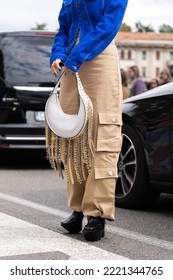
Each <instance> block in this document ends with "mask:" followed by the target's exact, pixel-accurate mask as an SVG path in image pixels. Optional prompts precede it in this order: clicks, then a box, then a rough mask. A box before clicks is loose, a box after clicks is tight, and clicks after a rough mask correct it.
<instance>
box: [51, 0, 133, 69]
mask: <svg viewBox="0 0 173 280" xmlns="http://www.w3.org/2000/svg"><path fill="white" fill-rule="evenodd" d="M127 3H128V0H63V3H62V7H61V10H60V13H59V17H58V20H59V26H60V28H59V30H58V32H57V34H56V36H55V41H54V44H53V46H52V54H51V57H50V64H52V62H53V61H54V60H55V59H57V58H59V59H61V60H63V61H64V65H65V66H67V67H68V68H70V69H71V70H72V71H73V72H77V71H78V69H79V68H80V66H81V64H82V63H83V62H84V61H87V60H91V59H93V58H94V57H95V56H97V55H98V54H99V53H101V52H102V51H103V50H104V49H105V48H106V47H107V46H108V45H109V44H110V43H111V41H112V40H113V39H114V37H115V36H116V34H117V32H118V30H119V28H120V26H121V23H122V20H123V17H124V13H125V10H126V7H127ZM79 30H80V41H79V43H78V44H77V45H75V42H76V38H77V35H78V31H79ZM74 45H75V47H74Z"/></svg>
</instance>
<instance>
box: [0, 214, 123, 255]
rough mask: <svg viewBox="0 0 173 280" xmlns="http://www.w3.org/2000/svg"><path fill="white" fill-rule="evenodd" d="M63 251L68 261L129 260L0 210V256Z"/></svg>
mask: <svg viewBox="0 0 173 280" xmlns="http://www.w3.org/2000/svg"><path fill="white" fill-rule="evenodd" d="M46 252H62V253H64V254H66V255H68V256H69V260H97V259H99V260H127V258H125V257H123V256H119V255H116V254H113V253H111V252H109V251H106V250H103V249H100V248H98V247H95V246H93V245H90V244H88V243H87V242H82V241H79V240H75V239H73V238H71V237H68V236H64V235H63V234H60V233H57V232H54V231H51V230H48V229H45V228H42V227H40V226H37V225H34V224H31V223H28V222H25V221H23V220H20V219H17V218H14V217H11V216H9V215H6V214H3V213H0V257H7V256H15V255H21V254H22V255H23V254H34V253H46Z"/></svg>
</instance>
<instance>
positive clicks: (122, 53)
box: [121, 50, 125, 59]
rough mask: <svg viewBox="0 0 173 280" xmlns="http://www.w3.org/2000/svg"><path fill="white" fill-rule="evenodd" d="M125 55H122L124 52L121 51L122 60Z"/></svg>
mask: <svg viewBox="0 0 173 280" xmlns="http://www.w3.org/2000/svg"><path fill="white" fill-rule="evenodd" d="M124 57H125V55H124V50H121V59H124Z"/></svg>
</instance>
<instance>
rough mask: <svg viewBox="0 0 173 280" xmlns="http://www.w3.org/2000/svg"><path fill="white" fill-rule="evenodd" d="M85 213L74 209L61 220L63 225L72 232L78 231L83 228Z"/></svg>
mask: <svg viewBox="0 0 173 280" xmlns="http://www.w3.org/2000/svg"><path fill="white" fill-rule="evenodd" d="M82 220H83V213H82V212H77V211H73V213H72V214H71V215H70V216H69V217H68V218H66V219H65V220H63V221H62V222H61V226H62V227H63V228H65V229H66V230H68V231H69V232H70V233H78V232H79V231H81V230H82Z"/></svg>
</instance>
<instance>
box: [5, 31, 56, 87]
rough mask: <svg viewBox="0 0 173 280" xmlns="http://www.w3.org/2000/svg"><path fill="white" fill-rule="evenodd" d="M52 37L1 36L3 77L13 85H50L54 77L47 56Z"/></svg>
mask: <svg viewBox="0 0 173 280" xmlns="http://www.w3.org/2000/svg"><path fill="white" fill-rule="evenodd" d="M52 44H53V37H39V36H37V37H36V36H35V37H29V36H28V37H26V36H23V37H4V38H2V51H3V52H2V58H1V59H2V60H3V61H2V62H3V63H2V64H3V71H2V72H1V73H3V77H2V78H3V79H5V81H6V84H9V85H13V86H24V85H25V86H27V85H28V86H39V85H40V86H41V85H42V86H50V85H51V84H52V83H54V82H55V78H54V77H53V75H52V74H51V72H50V66H49V57H50V52H51V46H52Z"/></svg>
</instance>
